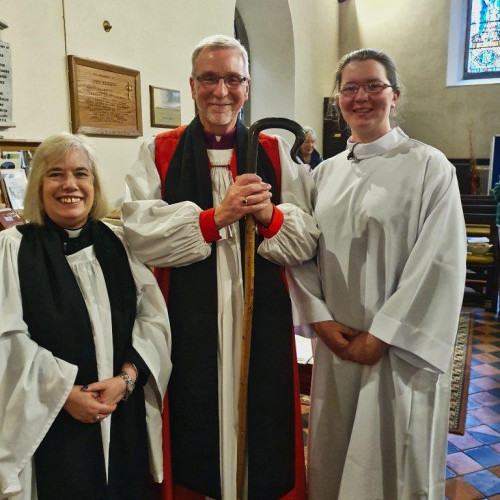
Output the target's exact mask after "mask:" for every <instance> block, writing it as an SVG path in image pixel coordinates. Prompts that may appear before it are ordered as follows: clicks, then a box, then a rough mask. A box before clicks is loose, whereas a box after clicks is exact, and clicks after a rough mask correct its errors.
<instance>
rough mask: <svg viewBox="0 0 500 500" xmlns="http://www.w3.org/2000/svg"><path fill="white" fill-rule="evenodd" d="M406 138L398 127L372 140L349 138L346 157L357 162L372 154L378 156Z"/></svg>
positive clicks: (370, 156)
mask: <svg viewBox="0 0 500 500" xmlns="http://www.w3.org/2000/svg"><path fill="white" fill-rule="evenodd" d="M406 139H408V136H407V135H406V134H405V133H404V132H403V131H402V130H401V129H400V128H399V127H395V128H393V129H392V130H389V132H387V134H384V135H383V136H382V137H379V138H378V139H377V140H375V141H373V142H368V143H364V142H354V141H352V139H351V138H349V139H348V141H347V150H348V151H349V152H348V155H347V159H348V160H352V161H354V162H356V163H357V162H358V161H361V160H366V159H367V158H372V157H373V156H379V155H381V154H384V153H386V152H387V151H390V150H391V149H393V148H395V147H396V146H398V145H399V144H401V143H402V142H403V141H405V140H406Z"/></svg>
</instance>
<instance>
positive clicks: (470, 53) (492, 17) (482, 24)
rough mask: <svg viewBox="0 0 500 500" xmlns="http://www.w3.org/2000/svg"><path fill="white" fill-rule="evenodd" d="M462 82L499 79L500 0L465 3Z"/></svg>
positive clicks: (477, 0) (471, 0)
mask: <svg viewBox="0 0 500 500" xmlns="http://www.w3.org/2000/svg"><path fill="white" fill-rule="evenodd" d="M463 78H464V80H465V79H475V78H500V0H468V6H467V25H466V37H465V53H464V74H463Z"/></svg>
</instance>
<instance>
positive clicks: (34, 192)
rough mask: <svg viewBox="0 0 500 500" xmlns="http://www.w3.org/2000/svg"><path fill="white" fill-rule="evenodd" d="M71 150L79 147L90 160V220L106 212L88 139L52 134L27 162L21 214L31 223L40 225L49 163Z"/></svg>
mask: <svg viewBox="0 0 500 500" xmlns="http://www.w3.org/2000/svg"><path fill="white" fill-rule="evenodd" d="M70 151H82V152H83V153H85V155H86V156H87V158H88V160H89V167H90V171H91V172H92V176H93V178H94V204H93V206H92V209H91V210H90V213H89V218H90V219H92V220H97V219H102V218H103V217H105V216H106V214H107V212H108V202H107V200H106V196H105V195H104V193H103V189H102V183H101V179H100V176H99V172H98V168H97V164H98V160H97V157H96V154H95V152H94V148H93V146H92V144H91V143H90V141H89V140H88V139H87V138H86V137H84V136H82V135H73V134H69V133H68V132H61V133H60V134H55V135H51V136H50V137H48V138H47V139H45V140H44V141H43V142H42V143H41V144H40V146H38V148H37V150H36V152H35V154H34V156H33V159H32V160H31V164H30V174H29V178H28V186H27V188H26V194H25V196H24V210H23V215H24V218H25V219H26V220H27V221H28V222H32V223H33V224H38V225H40V226H41V225H43V219H44V214H45V210H44V208H43V203H42V184H43V180H44V178H45V174H46V173H47V169H48V167H50V166H51V165H52V164H54V163H57V162H59V161H62V160H63V159H64V157H65V156H66V155H67V154H68V153H69V152H70Z"/></svg>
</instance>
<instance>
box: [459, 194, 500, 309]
mask: <svg viewBox="0 0 500 500" xmlns="http://www.w3.org/2000/svg"><path fill="white" fill-rule="evenodd" d="M481 206H482V207H484V205H477V206H474V205H473V204H470V205H467V204H466V205H463V210H464V219H465V224H466V227H467V236H485V237H487V238H488V239H489V241H490V244H491V245H493V247H492V249H491V252H490V253H488V254H487V255H468V256H467V277H466V282H465V285H466V287H468V288H470V289H472V290H473V291H474V292H469V291H467V290H466V292H465V296H464V300H465V301H466V302H467V301H472V302H474V303H476V304H479V305H483V306H484V308H485V309H486V310H488V311H491V312H494V313H495V314H496V313H497V311H498V275H499V267H500V266H499V258H500V247H499V240H498V228H497V225H496V204H495V205H490V206H491V209H490V211H489V213H488V212H487V210H486V209H484V208H483V210H481V209H478V208H477V207H481Z"/></svg>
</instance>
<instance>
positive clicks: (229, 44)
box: [191, 35, 250, 77]
mask: <svg viewBox="0 0 500 500" xmlns="http://www.w3.org/2000/svg"><path fill="white" fill-rule="evenodd" d="M205 48H208V49H236V50H238V51H239V52H240V55H241V57H242V59H243V63H244V65H245V73H246V74H245V75H244V76H247V77H249V76H250V69H249V65H248V52H247V49H245V47H243V45H242V44H241V43H240V42H239V40H236V38H233V37H231V36H227V35H211V36H209V37H207V38H204V39H203V40H202V41H201V42H199V43H198V45H196V47H195V48H194V49H193V53H192V55H191V76H193V77H194V76H196V75H195V73H194V65H195V63H196V59H198V56H199V55H200V52H201V51H202V50H203V49H205Z"/></svg>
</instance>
